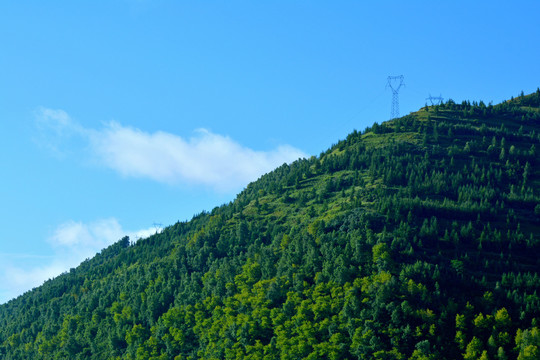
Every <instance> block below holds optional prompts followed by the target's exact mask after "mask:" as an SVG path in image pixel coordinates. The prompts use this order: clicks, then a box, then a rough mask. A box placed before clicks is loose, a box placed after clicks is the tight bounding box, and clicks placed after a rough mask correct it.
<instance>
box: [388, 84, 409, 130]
mask: <svg viewBox="0 0 540 360" xmlns="http://www.w3.org/2000/svg"><path fill="white" fill-rule="evenodd" d="M404 85H405V84H404V83H403V75H399V76H389V77H388V82H387V83H386V87H389V88H390V89H392V110H391V115H390V120H392V119H395V118H397V117H399V97H398V92H399V89H400V88H401V86H404Z"/></svg>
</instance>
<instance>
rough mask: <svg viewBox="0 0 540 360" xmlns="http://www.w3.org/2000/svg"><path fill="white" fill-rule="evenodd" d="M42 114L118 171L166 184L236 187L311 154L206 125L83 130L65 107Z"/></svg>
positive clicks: (111, 126)
mask: <svg viewBox="0 0 540 360" xmlns="http://www.w3.org/2000/svg"><path fill="white" fill-rule="evenodd" d="M38 118H39V119H42V120H41V121H42V123H44V124H47V125H49V126H50V127H51V129H52V130H53V132H54V133H56V134H58V136H68V135H73V134H76V135H78V136H81V137H83V138H84V139H85V140H86V141H88V143H89V144H90V149H91V156H92V157H93V158H94V159H95V160H97V162H98V163H100V164H102V165H104V166H106V167H108V168H110V169H113V170H114V171H116V172H118V173H119V174H121V175H123V176H126V177H139V178H148V179H152V180H154V181H158V182H162V183H167V184H180V183H183V184H200V185H204V186H208V187H211V188H213V189H215V190H218V191H229V190H236V189H238V188H240V187H242V186H245V185H246V184H247V183H249V182H250V181H254V180H256V179H257V178H258V177H259V176H261V175H263V174H265V173H267V172H268V171H271V170H272V169H274V168H276V167H278V166H280V165H281V164H283V163H290V162H292V161H294V160H296V159H299V158H302V157H306V154H305V153H303V152H302V151H301V150H299V149H296V148H294V147H292V146H289V145H282V146H278V147H277V148H275V149H273V150H271V151H256V150H253V149H250V148H248V147H245V146H242V145H241V144H239V143H238V142H236V141H234V140H233V139H231V138H230V137H228V136H224V135H219V134H214V133H212V132H210V131H208V130H206V129H198V130H196V131H195V133H194V135H193V136H192V137H190V138H188V139H185V138H183V137H181V136H178V135H175V134H171V133H167V132H163V131H158V132H155V133H148V132H144V131H142V130H140V129H136V128H133V127H129V126H123V125H121V124H119V123H118V122H114V121H113V122H109V123H107V124H105V125H104V127H103V128H101V129H88V128H83V127H81V126H80V125H78V124H76V123H75V122H74V121H72V120H71V118H70V117H69V115H68V114H67V113H65V112H64V111H62V110H51V109H45V108H42V109H41V112H40V115H39V117H38ZM66 134H68V135H66Z"/></svg>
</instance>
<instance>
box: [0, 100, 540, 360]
mask: <svg viewBox="0 0 540 360" xmlns="http://www.w3.org/2000/svg"><path fill="white" fill-rule="evenodd" d="M539 166H540V90H539V91H537V92H536V93H534V94H531V95H527V96H524V95H521V96H519V97H516V98H512V99H511V100H509V101H506V102H503V103H501V104H498V105H494V106H493V105H486V104H484V103H483V102H480V103H473V104H471V103H469V102H463V103H462V104H456V103H454V102H453V101H451V100H450V101H448V102H447V103H445V104H441V105H437V106H429V107H427V106H426V107H425V108H422V109H420V110H419V111H417V112H415V113H412V114H410V115H408V116H405V117H402V118H400V119H396V120H393V121H389V122H385V123H383V124H381V125H379V124H374V125H373V126H372V127H370V128H367V129H365V131H362V132H357V131H354V132H353V133H351V134H350V135H349V136H348V137H347V138H346V139H345V140H342V141H340V142H338V143H337V144H336V145H334V146H332V147H331V148H330V149H328V150H327V151H325V152H323V153H321V154H320V156H318V157H312V158H310V159H303V160H298V161H296V162H294V163H293V164H291V165H283V166H281V167H279V168H277V169H276V170H274V171H273V172H271V173H269V174H267V175H264V176H262V177H261V178H260V179H259V180H257V181H255V182H253V183H251V184H249V185H248V186H247V187H246V189H245V190H244V191H243V192H242V193H240V194H239V195H238V196H237V198H236V199H235V200H234V201H233V202H231V203H229V204H226V205H223V206H220V207H217V208H215V209H213V210H212V211H211V212H204V213H202V214H199V215H196V216H194V217H193V219H192V220H191V221H189V222H179V223H177V224H174V225H172V226H169V227H167V228H165V229H164V230H163V232H161V233H159V234H156V235H154V236H152V237H150V238H148V239H143V240H139V241H138V242H136V243H133V244H132V243H131V242H130V240H129V239H128V238H124V239H122V240H120V241H118V242H117V243H116V244H114V245H112V246H110V247H109V248H107V249H104V250H103V251H102V252H101V253H100V254H98V255H96V256H95V257H94V258H92V259H89V260H87V261H85V262H84V263H82V264H81V265H80V266H79V267H77V268H76V269H71V271H69V272H68V273H65V274H63V275H61V276H59V277H57V278H55V279H53V280H49V281H47V282H46V283H44V284H43V285H42V286H41V287H39V288H36V289H34V290H33V291H30V292H28V293H26V294H24V295H22V296H20V297H18V298H17V299H15V300H12V301H10V302H9V303H7V304H5V305H2V306H0V358H2V359H199V358H204V359H233V358H234V359H243V358H248V359H263V358H264V359H278V358H281V359H291V360H292V359H303V358H305V359H460V358H465V359H478V358H482V359H515V358H519V359H538V358H540V332H539V330H538V327H539V326H540V324H539V321H540V297H539V296H540V277H539V275H540V274H539V272H540V257H539V256H538V255H539V254H540V168H539Z"/></svg>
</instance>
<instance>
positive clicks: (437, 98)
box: [426, 94, 444, 105]
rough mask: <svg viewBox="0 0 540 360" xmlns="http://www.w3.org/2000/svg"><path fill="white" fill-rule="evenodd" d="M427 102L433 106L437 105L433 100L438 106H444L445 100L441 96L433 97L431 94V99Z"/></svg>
mask: <svg viewBox="0 0 540 360" xmlns="http://www.w3.org/2000/svg"><path fill="white" fill-rule="evenodd" d="M426 100H429V101H431V105H435V103H434V102H433V100H435V101H438V103H437V105H440V104H442V103H443V101H444V99H443V97H442V96H441V95H439V96H431V94H429V97H427V98H426Z"/></svg>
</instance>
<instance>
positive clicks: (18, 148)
mask: <svg viewBox="0 0 540 360" xmlns="http://www.w3.org/2000/svg"><path fill="white" fill-rule="evenodd" d="M539 13H540V3H539V2H538V1H521V2H520V1H517V2H513V3H509V2H506V1H504V2H503V1H475V2H470V1H454V2H445V3H442V2H433V1H407V2H404V1H379V2H374V1H370V2H361V1H331V2H330V1H160V0H156V1H135V0H133V1H130V0H122V1H120V0H111V1H47V2H44V1H24V2H22V1H2V2H1V3H0V137H1V138H0V151H1V153H2V155H1V157H0V165H1V168H2V176H1V177H0V196H1V199H2V204H1V207H0V229H2V236H1V237H0V303H1V302H5V301H7V300H9V299H10V298H12V297H14V296H17V295H19V294H21V293H23V292H24V291H27V290H29V289H31V288H33V287H35V286H39V285H40V284H42V283H43V281H44V280H46V279H48V278H51V277H53V276H56V275H58V274H60V273H61V272H62V271H66V270H69V268H70V267H74V266H76V265H77V264H78V263H80V261H81V260H84V259H85V258H86V257H91V256H92V255H93V254H95V252H96V251H99V250H100V249H101V248H103V247H105V246H107V245H108V244H110V243H112V242H114V241H116V240H118V239H119V238H120V237H122V236H123V235H130V236H131V238H132V239H136V238H138V237H144V236H147V235H148V234H151V233H153V232H155V231H156V226H155V225H154V223H161V224H164V225H170V224H173V223H175V222H176V221H178V220H180V221H183V220H188V219H190V218H191V217H192V215H193V214H195V213H199V212H200V211H202V210H211V209H212V208H213V207H215V206H218V205H221V204H223V203H226V202H228V201H231V200H233V199H234V196H235V195H236V194H237V193H238V192H239V191H241V190H242V189H243V188H244V187H245V185H247V183H249V182H250V181H253V180H255V179H257V178H258V177H259V176H260V175H262V174H263V173H265V172H267V171H270V170H271V169H273V168H274V167H276V166H278V165H280V164H282V163H283V162H291V161H293V160H295V159H296V158H298V157H304V156H306V157H307V156H311V155H318V154H319V153H320V152H321V151H323V150H325V149H326V148H328V147H329V146H330V145H331V144H333V143H335V142H337V141H338V140H340V139H342V138H344V137H345V136H346V135H347V134H348V133H349V132H351V131H352V130H353V129H359V130H362V129H364V128H365V127H366V126H368V125H371V124H372V123H373V122H375V121H377V122H382V121H385V120H387V119H388V118H389V116H390V105H391V97H392V96H391V91H390V90H389V89H385V85H386V79H387V76H389V75H404V77H405V84H406V86H405V87H404V88H402V89H401V90H400V97H399V99H400V112H401V114H402V115H405V114H407V113H409V112H411V111H415V110H417V109H418V108H419V107H421V106H423V105H424V104H425V103H426V100H425V99H426V97H427V96H428V95H429V94H431V95H434V96H438V95H439V94H441V95H442V96H443V97H444V98H445V99H447V98H452V99H454V100H456V101H462V100H464V99H469V100H483V101H485V102H486V103H487V102H490V101H493V102H494V103H497V102H500V101H502V100H504V99H508V98H510V97H511V96H513V95H518V94H519V93H520V92H521V91H522V90H523V91H524V92H525V93H530V92H533V91H535V90H536V88H537V87H538V86H540V81H539V80H540V67H539V66H538V63H539V61H540V47H539V45H538V41H539V39H540V26H539V25H538V14H539Z"/></svg>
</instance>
